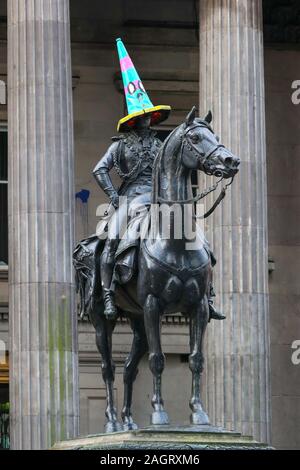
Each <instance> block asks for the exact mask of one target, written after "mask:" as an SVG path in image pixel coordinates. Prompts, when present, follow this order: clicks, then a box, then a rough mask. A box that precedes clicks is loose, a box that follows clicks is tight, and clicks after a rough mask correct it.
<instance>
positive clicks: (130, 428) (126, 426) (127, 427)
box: [123, 421, 139, 431]
mask: <svg viewBox="0 0 300 470" xmlns="http://www.w3.org/2000/svg"><path fill="white" fill-rule="evenodd" d="M138 429H139V427H138V425H137V424H135V423H134V422H133V421H132V422H129V423H124V424H123V431H137V430H138Z"/></svg>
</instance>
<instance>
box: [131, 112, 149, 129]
mask: <svg viewBox="0 0 300 470" xmlns="http://www.w3.org/2000/svg"><path fill="white" fill-rule="evenodd" d="M150 125H151V114H144V115H143V116H139V117H137V118H136V119H135V121H134V126H133V129H135V130H137V131H138V130H143V129H149V128H150Z"/></svg>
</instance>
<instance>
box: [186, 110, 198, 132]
mask: <svg viewBox="0 0 300 470" xmlns="http://www.w3.org/2000/svg"><path fill="white" fill-rule="evenodd" d="M195 117H196V106H193V107H192V109H191V111H190V112H189V114H188V115H187V117H186V118H185V124H186V127H189V126H191V125H192V124H193V122H194V120H195Z"/></svg>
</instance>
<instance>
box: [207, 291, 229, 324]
mask: <svg viewBox="0 0 300 470" xmlns="http://www.w3.org/2000/svg"><path fill="white" fill-rule="evenodd" d="M214 297H216V294H215V291H214V288H213V286H212V284H210V289H209V297H208V306H209V320H208V321H210V320H225V318H226V317H225V315H223V313H221V312H218V310H217V309H216V308H215V306H214V300H213V299H214Z"/></svg>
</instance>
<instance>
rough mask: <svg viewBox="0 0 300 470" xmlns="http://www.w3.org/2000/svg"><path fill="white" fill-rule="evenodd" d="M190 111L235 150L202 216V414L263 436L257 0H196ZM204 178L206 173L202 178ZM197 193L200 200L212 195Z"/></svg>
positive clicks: (265, 322)
mask: <svg viewBox="0 0 300 470" xmlns="http://www.w3.org/2000/svg"><path fill="white" fill-rule="evenodd" d="M199 43H200V115H201V116H205V115H206V113H207V111H208V110H209V109H211V110H212V112H213V123H212V126H213V128H214V130H215V131H216V132H217V134H219V135H220V137H221V142H222V143H223V144H224V145H225V146H226V147H228V148H229V149H230V150H231V151H232V152H234V153H235V154H236V155H238V156H239V157H240V158H241V161H242V163H241V166H240V172H239V174H238V176H237V177H236V179H235V181H234V183H233V185H232V186H231V188H230V189H229V191H228V195H227V197H226V199H225V200H224V201H223V202H222V204H221V205H220V206H219V208H218V209H217V210H216V211H215V212H214V215H213V216H211V217H210V218H209V220H208V229H207V231H206V234H207V237H208V239H209V241H210V242H211V245H212V249H213V250H214V252H215V255H216V257H217V259H218V264H217V266H216V268H215V290H216V293H217V300H216V302H217V306H218V307H220V309H221V310H222V311H223V312H224V313H225V314H226V315H227V320H226V321H224V322H216V321H214V322H211V323H210V325H209V328H208V332H207V350H206V385H205V390H206V402H207V405H208V413H209V416H210V418H211V422H212V423H214V424H215V425H220V426H225V427H226V428H227V429H237V430H238V431H240V432H242V433H243V434H248V435H253V436H254V437H255V438H256V439H258V440H260V441H265V442H268V441H269V438H270V433H269V430H270V380H269V317H268V243H267V178H266V141H265V93H264V58H263V26H262V2H261V0H230V1H229V0H214V1H211V0H201V1H200V41H199ZM202 183H203V185H205V186H210V185H211V178H207V180H206V182H202ZM215 197H216V196H215V195H213V197H210V198H207V208H210V207H211V205H212V202H213V199H215Z"/></svg>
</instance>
